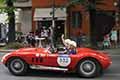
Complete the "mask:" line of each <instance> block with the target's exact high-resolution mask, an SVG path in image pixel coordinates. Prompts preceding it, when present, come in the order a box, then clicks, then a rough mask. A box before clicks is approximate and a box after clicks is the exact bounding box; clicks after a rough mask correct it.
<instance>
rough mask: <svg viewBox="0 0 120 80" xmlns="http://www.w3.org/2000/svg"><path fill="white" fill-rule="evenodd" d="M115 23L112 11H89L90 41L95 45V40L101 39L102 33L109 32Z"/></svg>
mask: <svg viewBox="0 0 120 80" xmlns="http://www.w3.org/2000/svg"><path fill="white" fill-rule="evenodd" d="M114 25H115V18H114V12H110V11H91V12H90V26H91V41H92V44H93V45H96V46H97V42H101V41H103V38H104V35H105V34H108V33H110V31H111V29H112V27H113V26H114Z"/></svg>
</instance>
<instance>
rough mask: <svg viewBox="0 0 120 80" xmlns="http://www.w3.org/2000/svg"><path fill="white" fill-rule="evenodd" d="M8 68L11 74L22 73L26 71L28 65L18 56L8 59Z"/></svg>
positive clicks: (18, 74)
mask: <svg viewBox="0 0 120 80" xmlns="http://www.w3.org/2000/svg"><path fill="white" fill-rule="evenodd" d="M8 69H9V71H10V72H11V73H12V74H13V75H17V76H20V75H24V74H25V73H26V72H27V69H28V65H27V64H26V63H25V62H24V61H23V60H22V59H19V58H14V59H10V60H9V61H8Z"/></svg>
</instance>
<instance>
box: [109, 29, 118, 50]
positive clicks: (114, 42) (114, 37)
mask: <svg viewBox="0 0 120 80" xmlns="http://www.w3.org/2000/svg"><path fill="white" fill-rule="evenodd" d="M110 38H111V44H112V47H113V48H116V47H117V30H116V29H115V28H113V29H112V31H111V36H110Z"/></svg>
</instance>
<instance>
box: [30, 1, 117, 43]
mask: <svg viewBox="0 0 120 80" xmlns="http://www.w3.org/2000/svg"><path fill="white" fill-rule="evenodd" d="M89 1H90V2H92V3H95V2H96V0H89ZM69 2H70V0H32V30H33V31H35V30H36V29H39V28H40V27H41V26H46V27H50V26H51V25H52V14H51V12H52V9H53V6H54V7H55V15H54V16H55V30H56V31H55V33H56V34H63V33H64V34H65V35H66V36H67V37H69V38H72V39H74V40H78V38H79V37H80V35H81V34H84V35H86V36H87V37H88V38H89V39H90V40H91V41H93V42H99V41H102V40H103V36H104V35H105V34H108V33H110V31H111V29H112V27H113V26H116V25H117V26H118V27H119V20H118V21H116V16H115V14H116V12H118V7H117V6H116V2H117V0H109V2H108V0H102V1H101V2H100V3H102V4H97V5H96V9H94V10H93V9H90V10H87V11H86V8H85V7H84V6H83V5H80V4H76V5H73V6H69V7H64V6H65V5H67V4H68V3H69ZM61 7H62V9H61Z"/></svg>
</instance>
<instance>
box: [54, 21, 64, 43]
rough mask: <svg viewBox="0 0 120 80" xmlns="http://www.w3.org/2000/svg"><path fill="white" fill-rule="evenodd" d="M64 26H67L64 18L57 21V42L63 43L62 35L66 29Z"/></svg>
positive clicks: (55, 30)
mask: <svg viewBox="0 0 120 80" xmlns="http://www.w3.org/2000/svg"><path fill="white" fill-rule="evenodd" d="M64 28H65V21H64V20H57V21H55V28H54V40H55V42H56V43H57V44H60V43H61V35H62V34H64V30H65V29H64Z"/></svg>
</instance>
